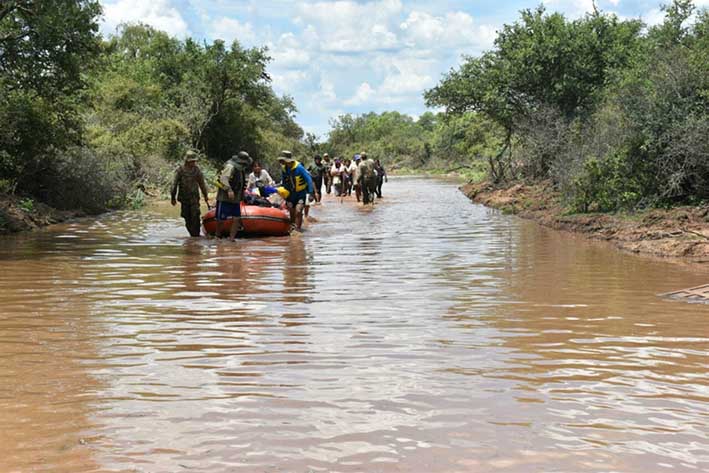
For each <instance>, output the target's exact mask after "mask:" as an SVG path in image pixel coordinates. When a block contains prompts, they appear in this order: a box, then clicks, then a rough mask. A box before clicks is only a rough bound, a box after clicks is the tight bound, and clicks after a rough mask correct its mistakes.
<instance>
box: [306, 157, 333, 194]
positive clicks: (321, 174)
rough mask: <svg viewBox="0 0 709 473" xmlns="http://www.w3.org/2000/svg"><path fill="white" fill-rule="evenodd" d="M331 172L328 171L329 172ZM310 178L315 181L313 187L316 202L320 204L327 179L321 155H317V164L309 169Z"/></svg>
mask: <svg viewBox="0 0 709 473" xmlns="http://www.w3.org/2000/svg"><path fill="white" fill-rule="evenodd" d="M329 171H330V170H329V169H328V170H327V172H329ZM308 172H309V173H310V176H311V177H312V179H313V186H314V188H315V202H320V201H321V200H322V185H323V181H324V179H325V172H326V170H325V165H324V164H323V162H322V158H321V157H320V155H318V154H316V155H315V163H314V164H313V165H312V166H310V168H309V169H308Z"/></svg>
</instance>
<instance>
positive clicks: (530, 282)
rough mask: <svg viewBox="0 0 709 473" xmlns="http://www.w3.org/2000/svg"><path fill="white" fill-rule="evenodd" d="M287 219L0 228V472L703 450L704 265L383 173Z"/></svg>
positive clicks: (454, 467) (701, 453) (363, 464)
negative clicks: (259, 226) (630, 250)
mask: <svg viewBox="0 0 709 473" xmlns="http://www.w3.org/2000/svg"><path fill="white" fill-rule="evenodd" d="M384 190H385V198H384V200H383V201H382V202H381V203H380V204H379V205H377V206H376V207H375V208H374V209H373V210H363V209H361V208H357V207H355V206H353V205H351V204H348V203H346V202H345V203H342V204H341V203H340V202H339V201H336V200H330V201H328V202H326V204H325V205H323V206H322V207H319V208H315V209H314V210H313V214H314V215H316V216H317V217H318V219H319V223H318V224H315V225H312V226H311V227H310V230H309V231H308V232H305V233H304V234H302V235H300V236H296V237H292V238H272V239H251V240H244V241H239V242H237V243H235V244H230V243H228V242H215V241H206V240H190V239H186V238H184V234H185V231H184V228H183V227H182V225H181V222H180V220H179V219H177V218H176V215H177V211H176V210H175V209H173V208H172V207H169V206H158V207H155V208H151V209H149V210H148V211H143V212H123V213H115V214H111V215H106V216H103V217H101V218H99V219H98V220H87V221H80V222H74V223H70V224H66V225H61V226H55V227H52V228H50V229H48V230H46V231H42V232H39V233H36V234H32V235H24V236H19V237H13V238H5V239H2V240H0V261H1V262H2V272H0V426H1V428H0V472H30V471H31V472H34V471H47V472H72V473H76V472H85V471H102V472H103V471H126V472H128V471H130V472H133V471H138V472H180V471H205V472H235V471H244V472H378V471H381V472H395V471H408V472H488V471H496V472H536V471H555V472H557V471H558V472H562V471H563V472H643V473H646V472H658V471H667V472H677V471H708V470H709V427H708V425H709V379H708V377H707V372H708V367H709V356H708V354H709V306H705V305H692V304H685V303H682V302H676V301H666V300H663V299H661V298H658V297H657V296H656V295H657V294H658V293H662V292H666V291H670V290H673V289H679V288H682V287H689V286H696V285H699V284H703V283H707V282H709V269H707V268H706V267H702V266H697V265H695V266H685V265H681V264H671V263H667V262H663V261H653V260H648V259H642V258H639V257H636V256H633V255H628V254H623V253H619V252H617V251H615V250H613V249H612V248H610V247H608V246H605V245H601V244H597V243H589V242H587V241H585V240H583V239H581V238H577V237H573V236H571V235H567V234H561V233H557V232H554V231H551V230H545V229H543V228H540V227H538V226H537V225H535V224H533V223H529V222H525V221H522V220H519V219H517V218H515V217H510V216H504V215H501V214H500V213H498V212H495V211H492V210H489V209H486V208H484V207H481V206H477V205H474V204H472V203H470V202H469V201H468V200H467V199H466V198H465V197H464V196H463V195H461V194H460V193H459V192H458V191H457V190H456V187H455V185H454V184H452V183H446V182H441V181H434V180H425V179H413V178H401V179H392V180H391V181H390V183H389V184H388V185H386V186H385V189H384Z"/></svg>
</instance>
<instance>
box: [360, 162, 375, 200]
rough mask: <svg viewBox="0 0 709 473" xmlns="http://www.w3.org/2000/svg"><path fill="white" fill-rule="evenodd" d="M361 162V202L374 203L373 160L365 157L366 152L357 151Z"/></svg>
mask: <svg viewBox="0 0 709 473" xmlns="http://www.w3.org/2000/svg"><path fill="white" fill-rule="evenodd" d="M359 155H360V157H361V158H362V163H361V164H360V165H359V179H360V187H361V188H362V202H363V203H364V204H365V205H366V204H373V203H374V196H375V193H376V190H377V171H376V170H375V169H374V161H371V160H369V159H367V153H365V152H364V151H362V152H361V153H359Z"/></svg>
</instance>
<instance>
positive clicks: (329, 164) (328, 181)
mask: <svg viewBox="0 0 709 473" xmlns="http://www.w3.org/2000/svg"><path fill="white" fill-rule="evenodd" d="M322 161H323V163H322V164H323V166H325V169H327V172H325V192H327V193H328V195H329V194H330V192H331V191H332V176H331V175H330V168H332V161H330V155H329V154H327V153H325V154H323V155H322Z"/></svg>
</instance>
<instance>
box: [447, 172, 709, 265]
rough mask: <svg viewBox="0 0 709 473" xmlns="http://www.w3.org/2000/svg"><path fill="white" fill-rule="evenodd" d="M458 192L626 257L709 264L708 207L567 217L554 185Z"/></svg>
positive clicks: (478, 186)
mask: <svg viewBox="0 0 709 473" xmlns="http://www.w3.org/2000/svg"><path fill="white" fill-rule="evenodd" d="M459 189H460V191H461V192H462V193H463V194H465V196H466V197H468V198H469V199H470V200H472V201H473V202H475V203H477V204H481V205H484V206H486V207H490V208H493V209H497V210H500V211H501V212H503V213H506V214H511V215H516V216H518V217H521V218H524V219H527V220H533V221H535V222H537V223H538V224H540V225H542V226H545V227H549V228H553V229H555V230H561V231H567V232H571V233H575V234H579V235H582V236H584V237H587V238H589V239H592V240H599V241H605V242H609V243H611V244H613V245H614V246H615V247H616V248H618V249H620V250H623V251H626V252H630V253H635V254H638V255H643V256H650V257H660V258H666V259H669V260H674V261H676V262H688V263H707V262H709V205H703V206H696V207H677V208H673V209H668V210H665V209H651V210H646V211H641V212H636V213H616V214H606V213H589V214H573V215H570V214H567V213H565V210H564V209H563V207H562V206H561V205H560V203H559V194H558V192H556V191H554V190H553V188H552V186H551V184H550V183H542V184H536V185H528V184H523V183H515V184H513V185H509V186H506V187H495V186H493V185H491V184H490V183H489V182H481V183H474V184H473V183H471V184H465V185H463V186H461V187H459Z"/></svg>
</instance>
